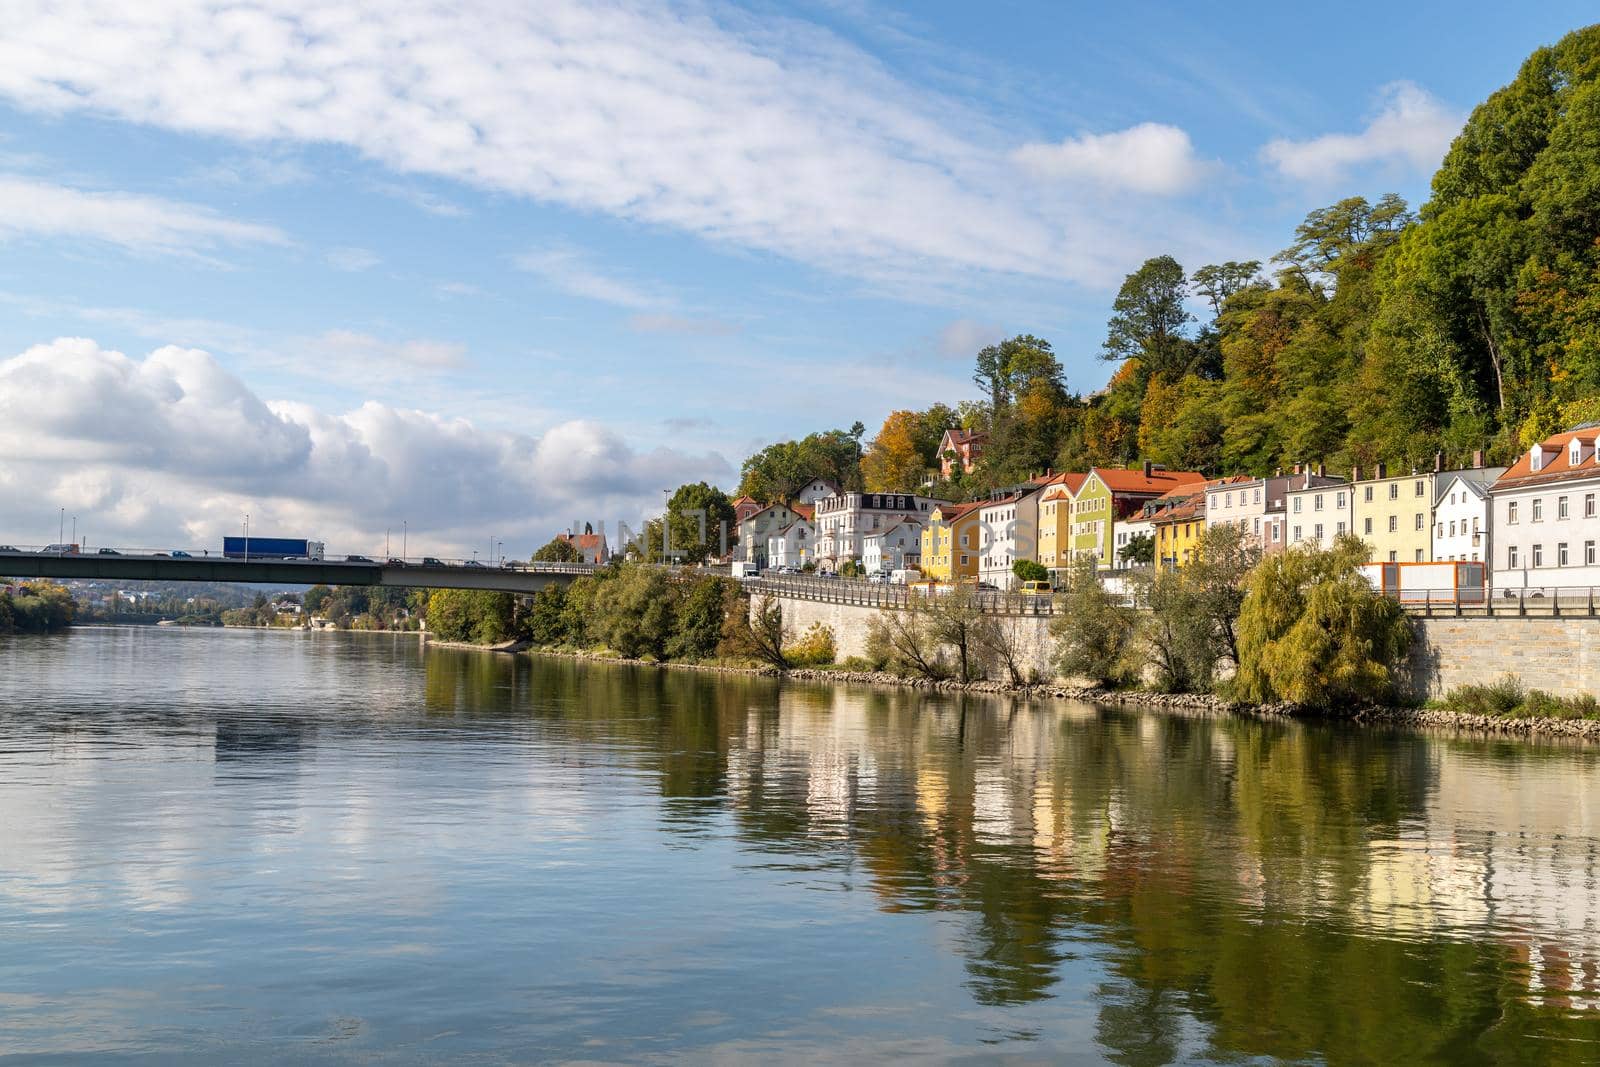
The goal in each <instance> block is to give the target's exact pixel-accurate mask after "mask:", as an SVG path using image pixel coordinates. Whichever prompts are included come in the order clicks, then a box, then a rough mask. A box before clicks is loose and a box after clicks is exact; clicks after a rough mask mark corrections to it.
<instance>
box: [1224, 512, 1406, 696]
mask: <svg viewBox="0 0 1600 1067" xmlns="http://www.w3.org/2000/svg"><path fill="white" fill-rule="evenodd" d="M1366 558H1367V547H1366V545H1365V544H1364V543H1363V542H1362V541H1361V540H1360V539H1359V538H1356V537H1354V536H1351V535H1345V536H1343V537H1341V538H1340V539H1339V540H1338V541H1337V542H1336V543H1335V545H1334V547H1333V548H1332V549H1329V550H1327V551H1320V550H1316V549H1311V548H1297V549H1292V550H1290V551H1286V552H1278V553H1274V554H1272V555H1270V556H1267V557H1266V558H1265V559H1264V560H1262V562H1261V564H1260V565H1259V566H1257V567H1256V569H1255V571H1254V572H1253V573H1252V575H1251V577H1250V582H1249V585H1248V587H1247V590H1246V593H1245V597H1244V602H1243V605H1242V609H1241V611H1240V615H1239V670H1238V673H1237V674H1236V675H1235V676H1234V682H1233V687H1232V688H1233V693H1234V695H1235V696H1236V697H1238V698H1239V699H1241V700H1247V701H1250V702H1253V703H1268V702H1271V701H1276V700H1288V701H1291V702H1293V703H1296V704H1305V705H1309V706H1314V707H1337V706H1340V705H1348V704H1359V703H1363V702H1367V701H1372V700H1382V699H1387V698H1389V697H1390V696H1391V695H1392V692H1393V687H1394V669H1395V667H1396V665H1397V664H1399V662H1400V661H1401V659H1402V657H1403V656H1404V655H1405V653H1406V650H1407V648H1408V647H1409V645H1410V641H1411V627H1410V623H1409V621H1408V620H1407V619H1406V617H1405V613H1404V612H1403V611H1402V610H1401V609H1400V606H1399V605H1398V604H1397V603H1395V602H1394V601H1393V600H1390V599H1389V598H1388V597H1385V596H1383V595H1382V594H1381V593H1379V592H1378V591H1377V590H1375V589H1374V588H1373V587H1372V584H1371V583H1370V582H1368V581H1367V579H1366V578H1365V577H1364V576H1363V575H1362V573H1361V570H1360V568H1361V565H1362V564H1363V563H1365V562H1366Z"/></svg>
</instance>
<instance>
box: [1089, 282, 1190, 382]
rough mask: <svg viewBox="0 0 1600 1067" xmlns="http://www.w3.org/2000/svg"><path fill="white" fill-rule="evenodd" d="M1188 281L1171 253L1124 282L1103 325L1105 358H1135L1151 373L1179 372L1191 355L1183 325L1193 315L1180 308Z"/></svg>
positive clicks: (1185, 324) (1186, 291) (1178, 373)
mask: <svg viewBox="0 0 1600 1067" xmlns="http://www.w3.org/2000/svg"><path fill="white" fill-rule="evenodd" d="M1188 293H1189V289H1188V281H1187V279H1186V278H1185V277H1184V274H1183V267H1182V266H1180V265H1179V263H1178V261H1177V260H1175V259H1173V258H1172V257H1171V256H1157V257H1155V258H1154V259H1147V260H1145V262H1144V264H1143V265H1142V266H1141V267H1140V268H1139V269H1138V270H1136V271H1134V272H1133V273H1132V274H1130V275H1128V277H1127V278H1126V279H1125V280H1124V281H1123V283H1122V288H1121V289H1119V290H1118V291H1117V298H1116V300H1115V301H1114V302H1113V303H1112V305H1111V310H1112V315H1111V320H1110V321H1109V322H1108V323H1107V324H1106V341H1105V347H1104V357H1105V358H1106V359H1112V360H1121V359H1133V358H1137V359H1139V360H1140V361H1141V362H1142V363H1143V364H1144V366H1145V368H1146V369H1147V370H1148V371H1149V372H1150V373H1153V374H1174V373H1175V374H1177V375H1178V376H1181V375H1182V373H1183V372H1184V370H1186V369H1187V367H1188V364H1189V359H1190V357H1191V355H1192V352H1191V350H1190V344H1189V338H1188V336H1187V333H1186V331H1187V329H1188V326H1189V324H1190V323H1191V322H1193V321H1194V316H1193V315H1191V314H1189V312H1188V310H1187V309H1186V308H1185V307H1184V299H1185V298H1186V297H1187V296H1188Z"/></svg>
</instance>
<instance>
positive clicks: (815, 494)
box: [794, 478, 839, 504]
mask: <svg viewBox="0 0 1600 1067" xmlns="http://www.w3.org/2000/svg"><path fill="white" fill-rule="evenodd" d="M838 492H839V487H838V486H837V485H834V484H833V483H832V482H830V481H828V479H826V478H813V479H811V481H809V482H807V483H806V486H805V488H804V489H801V490H800V491H799V492H798V493H796V494H795V495H794V498H795V500H797V501H798V502H800V503H802V504H815V503H816V502H817V501H819V500H821V499H822V498H823V497H826V496H836V495H837V494H838Z"/></svg>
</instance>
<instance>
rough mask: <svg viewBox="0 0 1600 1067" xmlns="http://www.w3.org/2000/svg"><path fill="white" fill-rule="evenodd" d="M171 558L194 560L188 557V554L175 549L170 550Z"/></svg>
mask: <svg viewBox="0 0 1600 1067" xmlns="http://www.w3.org/2000/svg"><path fill="white" fill-rule="evenodd" d="M172 558H173V559H194V557H193V556H191V555H189V553H187V552H184V551H182V550H180V549H176V548H175V549H173V550H172Z"/></svg>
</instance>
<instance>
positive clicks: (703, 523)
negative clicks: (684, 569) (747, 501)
mask: <svg viewBox="0 0 1600 1067" xmlns="http://www.w3.org/2000/svg"><path fill="white" fill-rule="evenodd" d="M667 514H668V515H670V516H671V520H670V522H669V529H670V532H671V542H670V546H669V547H670V548H671V550H672V556H673V558H674V559H681V560H685V561H687V562H689V563H700V562H703V561H704V560H705V559H707V558H708V557H710V556H715V555H718V554H720V553H721V546H722V539H723V536H724V531H726V532H727V538H728V541H729V543H730V544H731V543H732V540H733V505H732V504H731V503H729V501H728V496H727V494H726V493H724V492H723V491H722V490H721V489H718V488H717V487H716V486H713V485H708V484H707V483H705V482H695V483H693V484H692V485H682V486H679V487H678V490H677V492H675V493H673V494H672V498H671V500H669V501H668V503H667Z"/></svg>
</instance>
